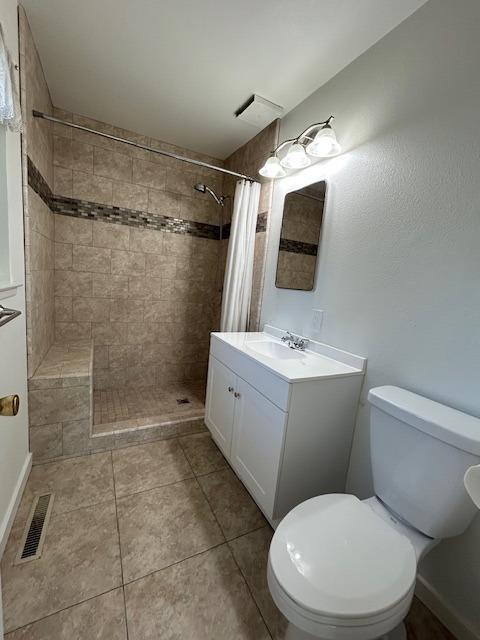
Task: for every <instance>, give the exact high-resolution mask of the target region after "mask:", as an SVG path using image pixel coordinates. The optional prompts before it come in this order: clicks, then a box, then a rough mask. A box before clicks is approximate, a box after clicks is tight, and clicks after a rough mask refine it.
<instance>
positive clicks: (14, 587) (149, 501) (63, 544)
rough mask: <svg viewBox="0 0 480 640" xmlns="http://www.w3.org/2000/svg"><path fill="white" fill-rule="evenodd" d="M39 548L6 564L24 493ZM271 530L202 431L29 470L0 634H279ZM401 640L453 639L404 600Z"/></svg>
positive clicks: (192, 638) (49, 637)
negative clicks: (50, 500)
mask: <svg viewBox="0 0 480 640" xmlns="http://www.w3.org/2000/svg"><path fill="white" fill-rule="evenodd" d="M44 491H52V492H54V493H55V498H54V507H53V514H52V517H51V520H50V524H49V527H48V533H47V537H46V541H45V546H44V550H43V555H42V557H41V558H40V559H39V560H35V561H32V562H29V563H25V564H23V565H15V564H14V559H15V554H16V551H17V548H18V545H19V540H20V537H21V534H22V530H23V527H24V523H25V520H26V517H27V515H28V512H29V508H30V503H31V500H32V497H33V496H34V495H35V494H36V493H39V492H44ZM271 536H272V530H271V529H270V527H269V526H268V524H267V523H266V521H265V520H264V518H263V516H262V515H261V514H260V512H259V510H258V509H257V507H256V505H255V504H254V503H253V501H252V500H251V498H250V497H249V495H248V494H247V492H246V491H245V489H244V488H243V485H242V484H241V483H240V482H239V481H238V480H237V478H236V476H235V475H234V474H233V472H232V471H231V470H230V468H229V467H228V465H227V464H226V462H225V460H224V458H223V457H222V455H221V453H220V452H219V451H218V449H217V448H216V447H215V445H214V444H213V442H212V440H211V439H210V436H209V434H207V433H201V434H196V435H190V436H185V437H182V438H177V439H172V440H166V441H157V442H153V443H149V444H145V445H140V446H132V447H128V448H125V449H120V450H115V451H113V452H107V453H98V454H93V455H90V456H84V457H79V458H73V459H70V460H63V461H60V462H52V463H46V464H43V465H38V466H36V467H34V468H33V470H32V472H31V475H30V478H29V481H28V484H27V487H26V490H25V494H24V497H23V499H22V503H21V505H20V508H19V511H18V514H17V517H16V520H15V523H14V526H13V529H12V533H11V535H10V539H9V541H8V545H7V549H6V552H5V555H4V558H3V561H2V580H3V598H4V615H5V626H6V631H7V635H6V640H91V639H93V638H95V639H96V640H177V639H178V640H179V639H180V638H181V639H182V640H213V639H215V640H269V639H271V638H273V639H274V640H281V639H283V638H284V633H285V627H286V623H285V620H284V618H283V617H282V616H281V614H280V613H279V612H278V610H277V609H276V607H275V605H274V604H273V602H272V600H271V598H270V595H269V592H268V587H267V583H266V572H265V568H266V558H267V553H268V547H269V543H270V539H271ZM408 631H409V638H410V639H411V640H429V639H430V638H431V639H432V640H433V639H434V638H435V640H453V639H452V636H450V635H449V634H448V632H447V631H446V630H445V629H444V628H443V627H442V626H441V625H440V623H439V622H438V621H437V620H436V619H435V618H434V617H433V616H432V615H431V614H430V612H429V611H428V609H425V607H423V605H421V603H419V602H418V601H416V602H415V604H414V607H413V608H412V612H411V614H410V616H409V619H408Z"/></svg>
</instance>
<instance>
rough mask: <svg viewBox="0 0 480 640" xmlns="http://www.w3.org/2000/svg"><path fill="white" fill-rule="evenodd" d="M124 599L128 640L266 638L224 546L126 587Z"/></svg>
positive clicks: (251, 602)
mask: <svg viewBox="0 0 480 640" xmlns="http://www.w3.org/2000/svg"><path fill="white" fill-rule="evenodd" d="M125 596H126V604H127V620H128V633H129V639H130V640H158V639H159V638H161V639H162V640H180V639H181V640H268V638H269V637H270V636H269V634H268V632H267V630H266V628H265V625H264V623H263V621H262V618H261V616H260V614H259V613H258V610H257V608H256V606H255V604H254V602H253V600H252V597H251V596H250V594H249V592H248V589H247V587H246V585H245V581H244V580H243V578H242V576H241V574H240V572H239V570H238V567H237V566H236V564H235V561H234V560H233V558H232V555H231V553H230V551H229V549H228V547H227V546H226V545H224V546H221V547H218V548H217V549H213V550H211V551H208V552H207V553H204V554H201V555H199V556H196V557H194V558H190V559H188V560H185V561H184V562H180V563H179V564H176V565H174V566H172V567H169V568H167V569H164V570H163V571H158V572H157V573H154V574H152V575H150V576H147V577H145V578H142V579H141V580H139V581H138V582H133V583H131V584H129V585H127V586H126V587H125ZM160 630H161V633H160Z"/></svg>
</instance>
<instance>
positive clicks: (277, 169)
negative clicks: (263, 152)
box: [258, 156, 287, 178]
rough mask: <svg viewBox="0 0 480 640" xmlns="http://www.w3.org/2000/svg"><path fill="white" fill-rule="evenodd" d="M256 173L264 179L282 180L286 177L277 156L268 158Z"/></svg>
mask: <svg viewBox="0 0 480 640" xmlns="http://www.w3.org/2000/svg"><path fill="white" fill-rule="evenodd" d="M258 173H259V174H260V175H261V176H263V177H264V178H283V177H285V176H286V175H287V172H286V171H285V169H284V168H283V167H282V165H281V164H280V160H279V159H278V158H277V156H270V157H269V158H268V159H267V161H266V162H265V164H264V165H263V167H262V168H261V169H260V171H259V172H258Z"/></svg>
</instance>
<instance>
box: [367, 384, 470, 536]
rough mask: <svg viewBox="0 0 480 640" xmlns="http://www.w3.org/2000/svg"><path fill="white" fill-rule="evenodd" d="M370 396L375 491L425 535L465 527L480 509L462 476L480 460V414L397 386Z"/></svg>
mask: <svg viewBox="0 0 480 640" xmlns="http://www.w3.org/2000/svg"><path fill="white" fill-rule="evenodd" d="M368 399H369V402H370V403H371V413H370V446H371V455H372V472H373V483H374V488H375V494H376V495H377V496H378V497H379V498H380V500H382V502H384V503H385V504H386V505H387V506H388V507H389V509H390V510H391V511H393V512H394V513H395V514H397V515H398V516H399V517H400V518H401V519H402V520H404V521H406V522H407V523H408V524H410V525H411V526H413V527H414V528H415V529H417V530H419V531H421V532H422V533H424V534H425V535H427V536H430V537H432V538H447V537H450V536H456V535H458V534H460V533H462V532H463V531H465V529H466V528H467V527H468V525H469V524H470V522H471V520H472V519H473V517H474V516H475V514H476V513H477V509H476V507H475V505H474V503H473V502H472V500H471V499H470V497H469V496H468V494H467V491H466V489H465V486H464V484H463V477H464V475H465V472H466V470H467V469H468V468H469V467H470V466H472V465H474V464H478V463H479V462H480V419H478V418H474V417H473V416H469V415H467V414H466V413H462V412H461V411H457V410H455V409H452V408H450V407H446V406H444V405H442V404H439V403H438V402H433V401H432V400H428V399H427V398H424V397H423V396H419V395H416V394H415V393H411V392H410V391H406V390H405V389H400V388H399V387H392V386H385V387H377V388H375V389H371V390H370V392H369V394H368Z"/></svg>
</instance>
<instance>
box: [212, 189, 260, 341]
mask: <svg viewBox="0 0 480 640" xmlns="http://www.w3.org/2000/svg"><path fill="white" fill-rule="evenodd" d="M259 200H260V184H259V183H258V182H247V181H246V180H241V181H240V182H237V187H236V189H235V199H234V201H233V214H232V226H231V231H230V240H229V243H228V253H227V265H226V268H225V278H224V281H223V299H222V317H221V321H220V330H221V331H246V330H247V327H248V320H249V316H250V298H251V293H252V277H253V254H254V249H255V229H256V226H257V213H258V203H259Z"/></svg>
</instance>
